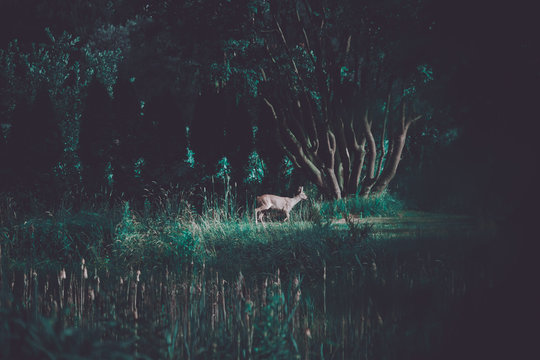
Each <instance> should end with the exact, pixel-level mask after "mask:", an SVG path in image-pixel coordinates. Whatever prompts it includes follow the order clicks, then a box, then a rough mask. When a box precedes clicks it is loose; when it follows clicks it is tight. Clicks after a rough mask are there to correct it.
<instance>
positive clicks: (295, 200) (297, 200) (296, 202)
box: [290, 195, 302, 208]
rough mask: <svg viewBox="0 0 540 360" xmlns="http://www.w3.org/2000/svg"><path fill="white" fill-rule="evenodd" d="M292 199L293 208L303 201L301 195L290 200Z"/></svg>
mask: <svg viewBox="0 0 540 360" xmlns="http://www.w3.org/2000/svg"><path fill="white" fill-rule="evenodd" d="M290 199H291V208H292V207H293V206H294V205H296V204H298V203H299V202H300V200H302V198H301V197H300V195H296V196H295V197H293V198H290Z"/></svg>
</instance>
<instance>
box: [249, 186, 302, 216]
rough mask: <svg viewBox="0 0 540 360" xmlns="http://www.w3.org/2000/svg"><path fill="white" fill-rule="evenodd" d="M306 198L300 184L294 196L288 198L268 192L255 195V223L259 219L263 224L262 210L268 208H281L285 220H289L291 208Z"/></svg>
mask: <svg viewBox="0 0 540 360" xmlns="http://www.w3.org/2000/svg"><path fill="white" fill-rule="evenodd" d="M305 199H307V195H306V194H304V188H303V187H302V186H300V187H299V188H298V191H297V192H296V196H295V197H292V198H289V197H282V196H277V195H270V194H264V195H261V196H257V208H256V209H255V223H257V222H258V221H259V220H260V221H261V223H262V224H263V225H264V221H263V216H264V213H263V211H265V210H268V209H277V210H281V211H283V212H284V213H285V220H283V221H287V220H289V213H290V212H291V210H292V208H293V207H294V206H295V205H296V204H298V203H299V202H300V201H301V200H305Z"/></svg>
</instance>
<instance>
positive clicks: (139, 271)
mask: <svg viewBox="0 0 540 360" xmlns="http://www.w3.org/2000/svg"><path fill="white" fill-rule="evenodd" d="M140 276H141V270H137V282H139V280H140Z"/></svg>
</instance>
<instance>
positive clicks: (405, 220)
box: [334, 210, 495, 237]
mask: <svg viewBox="0 0 540 360" xmlns="http://www.w3.org/2000/svg"><path fill="white" fill-rule="evenodd" d="M351 219H352V221H353V222H354V223H355V224H358V225H366V226H370V227H371V230H372V232H373V234H375V235H378V236H390V237H394V236H409V235H419V234H421V235H426V234H427V235H432V234H441V233H447V232H452V233H455V232H456V231H458V232H459V231H464V232H469V231H474V230H489V229H493V228H494V227H495V224H490V223H486V222H485V221H480V219H478V218H475V217H473V216H469V215H456V214H443V213H431V212H424V211H414V210H405V211H400V212H399V213H398V215H397V216H383V217H364V218H361V217H359V216H357V215H351ZM334 223H335V224H339V225H344V226H346V220H345V219H343V218H342V219H339V220H335V221H334Z"/></svg>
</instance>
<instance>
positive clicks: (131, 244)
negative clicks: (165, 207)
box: [113, 202, 200, 269]
mask: <svg viewBox="0 0 540 360" xmlns="http://www.w3.org/2000/svg"><path fill="white" fill-rule="evenodd" d="M199 253H200V245H199V240H198V239H197V238H195V237H194V236H193V234H192V233H191V231H190V229H189V228H188V227H187V226H186V225H184V224H182V223H180V222H178V221H177V219H176V218H167V217H164V216H163V215H162V216H158V217H156V218H152V217H147V218H144V219H141V218H140V217H137V216H136V215H135V213H133V212H132V211H131V210H130V208H129V203H127V202H126V203H125V205H124V214H123V216H122V220H121V222H120V223H119V224H118V226H117V228H116V232H115V237H114V244H113V255H114V256H115V258H116V259H122V262H123V263H125V264H126V265H127V266H128V267H131V268H140V267H141V266H145V267H155V268H160V267H161V268H162V267H164V266H165V265H168V266H169V267H171V268H175V269H176V268H177V267H182V266H183V265H185V264H190V263H192V262H193V261H196V262H199V261H200V260H199V255H200V254H199Z"/></svg>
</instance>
